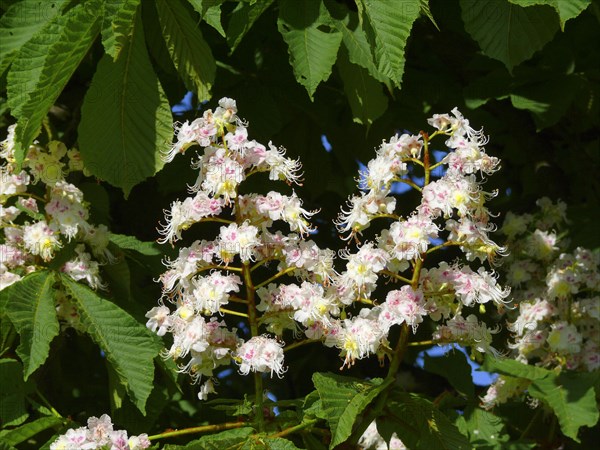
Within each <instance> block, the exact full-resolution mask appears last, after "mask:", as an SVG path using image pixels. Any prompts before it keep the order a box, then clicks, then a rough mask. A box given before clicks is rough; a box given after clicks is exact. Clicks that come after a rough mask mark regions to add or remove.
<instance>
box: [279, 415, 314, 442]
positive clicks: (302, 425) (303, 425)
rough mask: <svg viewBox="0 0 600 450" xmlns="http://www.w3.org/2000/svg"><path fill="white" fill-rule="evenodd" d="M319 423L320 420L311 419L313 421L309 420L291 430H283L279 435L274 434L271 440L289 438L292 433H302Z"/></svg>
mask: <svg viewBox="0 0 600 450" xmlns="http://www.w3.org/2000/svg"><path fill="white" fill-rule="evenodd" d="M318 421H319V419H311V420H307V421H305V422H301V423H299V424H298V425H295V426H293V427H290V428H286V429H285V430H281V431H280V432H279V433H275V434H272V435H270V436H269V438H270V439H273V438H279V437H284V436H287V435H288V434H292V433H295V432H296V431H300V430H303V429H304V428H308V427H310V426H312V425H314V424H315V423H317V422H318Z"/></svg>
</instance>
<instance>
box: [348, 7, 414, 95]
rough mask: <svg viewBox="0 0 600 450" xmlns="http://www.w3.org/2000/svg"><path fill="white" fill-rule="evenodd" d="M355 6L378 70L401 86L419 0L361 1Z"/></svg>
mask: <svg viewBox="0 0 600 450" xmlns="http://www.w3.org/2000/svg"><path fill="white" fill-rule="evenodd" d="M357 5H358V8H359V14H360V18H361V22H362V26H363V29H364V30H365V33H366V36H367V40H368V42H369V44H370V46H371V52H372V54H373V55H374V57H375V64H376V65H377V69H378V71H379V72H380V73H381V74H383V75H384V76H386V77H388V78H390V79H391V80H392V81H393V82H394V84H395V85H396V86H397V87H400V86H401V84H402V76H403V75H404V61H405V57H404V49H405V47H406V41H407V40H408V37H409V35H410V32H411V29H412V26H413V23H414V21H415V20H416V19H417V17H419V13H420V8H421V6H420V2H419V0H398V1H394V2H380V1H377V0H360V1H358V2H357Z"/></svg>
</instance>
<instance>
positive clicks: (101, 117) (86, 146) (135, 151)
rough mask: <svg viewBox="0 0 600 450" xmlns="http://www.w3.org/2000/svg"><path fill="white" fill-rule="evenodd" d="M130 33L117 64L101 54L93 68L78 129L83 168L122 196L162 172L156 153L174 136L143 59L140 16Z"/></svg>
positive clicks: (157, 84) (163, 98) (148, 65)
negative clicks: (118, 188)
mask: <svg viewBox="0 0 600 450" xmlns="http://www.w3.org/2000/svg"><path fill="white" fill-rule="evenodd" d="M138 10H139V8H138ZM132 33H133V34H132V38H131V40H130V41H128V42H127V43H126V45H125V47H124V48H123V50H122V51H121V53H120V55H119V58H118V59H117V60H116V61H113V59H112V57H111V56H110V55H108V54H105V55H104V56H103V57H102V59H101V60H100V62H99V63H98V68H97V70H96V73H95V74H94V78H93V79H92V85H91V86H90V88H89V90H88V92H87V93H86V96H85V100H84V102H83V106H82V108H81V123H80V124H79V145H80V146H79V149H80V152H81V156H82V159H83V162H84V164H85V167H86V168H88V169H89V171H90V172H91V173H92V174H93V175H95V176H96V177H98V178H101V179H104V180H106V181H108V182H109V183H111V184H112V185H114V186H117V187H120V188H122V189H123V191H124V192H125V194H126V195H127V194H129V191H130V190H131V188H132V187H133V186H135V185H136V184H137V183H139V182H140V181H142V180H143V179H145V178H146V177H149V176H151V175H153V174H155V173H156V172H157V171H158V170H159V169H160V168H161V167H162V166H163V161H162V160H161V157H160V154H161V150H163V149H165V148H167V147H168V146H169V145H170V143H171V139H172V135H173V130H172V125H171V124H172V116H171V111H170V108H169V103H168V101H167V98H166V96H165V94H164V92H163V90H162V87H161V85H160V82H159V81H158V78H157V76H156V74H155V73H154V69H153V68H152V64H151V63H150V60H149V58H148V53H147V51H146V46H145V43H144V31H143V28H142V22H141V18H140V14H139V11H138V14H137V15H136V19H135V25H134V28H133V31H132Z"/></svg>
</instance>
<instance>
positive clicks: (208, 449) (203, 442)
mask: <svg viewBox="0 0 600 450" xmlns="http://www.w3.org/2000/svg"><path fill="white" fill-rule="evenodd" d="M253 433H254V429H253V428H250V427H243V428H236V429H234V430H226V431H222V432H220V433H215V434H210V435H207V436H202V437H201V438H200V439H198V440H195V441H192V442H190V443H188V444H187V445H186V446H185V447H183V448H185V450H222V449H225V448H229V447H232V446H234V445H236V444H240V443H242V442H245V441H246V440H247V439H248V437H249V436H250V435H251V434H253ZM165 450H169V446H166V447H165Z"/></svg>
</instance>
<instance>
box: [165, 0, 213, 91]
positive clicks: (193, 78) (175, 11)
mask: <svg viewBox="0 0 600 450" xmlns="http://www.w3.org/2000/svg"><path fill="white" fill-rule="evenodd" d="M156 9H157V10H158V18H159V20H160V25H161V27H162V34H163V37H164V38H165V43H166V44H167V48H168V50H169V54H170V55H171V59H172V60H173V63H174V64H175V67H176V68H177V71H178V72H179V76H180V77H181V79H182V80H183V82H184V83H185V85H186V87H187V88H188V89H189V90H191V91H194V92H195V93H196V94H197V95H198V100H199V101H204V100H209V99H210V90H211V88H212V85H213V83H214V81H215V72H216V64H215V60H214V58H213V55H212V52H211V50H210V47H209V46H208V44H207V43H206V42H205V41H204V38H203V37H202V33H201V32H200V29H199V28H198V26H197V25H196V23H195V22H194V20H193V19H192V18H191V17H190V15H189V13H188V11H187V10H186V9H185V8H184V7H183V5H182V4H181V3H180V0H157V2H156Z"/></svg>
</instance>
